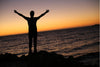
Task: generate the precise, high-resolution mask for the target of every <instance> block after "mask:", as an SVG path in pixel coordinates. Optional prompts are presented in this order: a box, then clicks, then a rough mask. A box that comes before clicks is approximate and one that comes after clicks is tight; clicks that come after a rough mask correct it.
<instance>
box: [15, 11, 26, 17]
mask: <svg viewBox="0 0 100 67" xmlns="http://www.w3.org/2000/svg"><path fill="white" fill-rule="evenodd" d="M14 12H15V13H16V14H18V15H19V16H21V17H23V18H24V19H27V17H25V16H24V15H23V14H21V13H19V12H17V11H16V10H14Z"/></svg>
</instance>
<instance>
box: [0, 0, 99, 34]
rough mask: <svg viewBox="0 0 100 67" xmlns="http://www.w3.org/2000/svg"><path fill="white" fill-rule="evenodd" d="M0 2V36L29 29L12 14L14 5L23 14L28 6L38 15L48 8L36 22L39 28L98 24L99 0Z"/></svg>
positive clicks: (25, 13) (28, 9) (44, 29)
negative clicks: (0, 7) (46, 12)
mask: <svg viewBox="0 0 100 67" xmlns="http://www.w3.org/2000/svg"><path fill="white" fill-rule="evenodd" d="M22 3H23V4H22ZM27 3H29V4H27ZM5 5H6V6H5ZM1 6H2V10H1V13H0V36H5V35H12V34H20V33H27V32H28V25H27V21H25V20H24V19H23V18H21V17H20V16H18V15H17V14H15V13H14V12H13V10H14V9H16V10H18V12H20V13H22V14H23V15H25V16H29V12H30V11H31V10H34V11H35V16H39V15H40V14H41V13H43V12H45V10H46V9H49V10H50V12H49V13H48V14H46V15H45V16H44V17H42V18H41V19H39V20H38V22H37V28H38V32H39V31H48V30H56V29H64V28H73V27H81V26H89V25H94V24H99V17H98V15H99V14H98V2H97V1H95V0H94V1H93V2H92V1H89V0H87V1H84V0H80V1H77V0H66V1H65V0H59V1H56V0H54V1H53V0H52V1H48V0H47V1H44V2H41V1H39V0H38V1H37V0H36V1H35V0H34V1H32V0H29V1H27V0H25V1H19V0H18V1H13V0H12V1H11V2H9V0H8V1H7V2H3V3H2V5H1ZM65 6H66V7H65Z"/></svg>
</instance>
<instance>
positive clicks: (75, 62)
mask: <svg viewBox="0 0 100 67" xmlns="http://www.w3.org/2000/svg"><path fill="white" fill-rule="evenodd" d="M89 56H97V57H98V58H99V53H98V52H97V53H91V54H87V55H84V56H81V57H78V58H73V56H69V58H65V57H64V56H63V55H60V54H56V53H55V52H46V51H40V52H37V53H33V54H31V55H27V56H25V55H23V56H21V57H17V55H15V54H10V53H6V54H1V55H0V67H98V66H99V61H98V63H97V64H95V65H88V64H83V63H82V62H79V61H80V60H82V59H84V58H86V57H89Z"/></svg>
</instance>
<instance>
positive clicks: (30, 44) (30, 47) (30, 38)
mask: <svg viewBox="0 0 100 67" xmlns="http://www.w3.org/2000/svg"><path fill="white" fill-rule="evenodd" d="M29 54H32V37H30V36H29Z"/></svg>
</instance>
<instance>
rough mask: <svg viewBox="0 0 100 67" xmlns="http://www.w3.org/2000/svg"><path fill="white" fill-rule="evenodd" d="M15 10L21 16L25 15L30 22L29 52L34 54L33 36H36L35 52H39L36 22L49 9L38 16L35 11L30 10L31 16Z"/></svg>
mask: <svg viewBox="0 0 100 67" xmlns="http://www.w3.org/2000/svg"><path fill="white" fill-rule="evenodd" d="M14 12H15V13H17V14H18V15H19V16H21V17H23V18H24V19H25V20H27V22H28V26H29V33H28V38H29V54H32V38H34V53H37V26H36V22H37V20H38V19H40V18H41V17H42V16H44V15H45V14H46V13H48V12H49V10H46V11H45V12H44V13H43V14H41V15H40V16H38V17H34V11H30V18H29V17H26V16H24V15H23V14H21V13H19V12H17V11H16V10H14Z"/></svg>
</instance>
